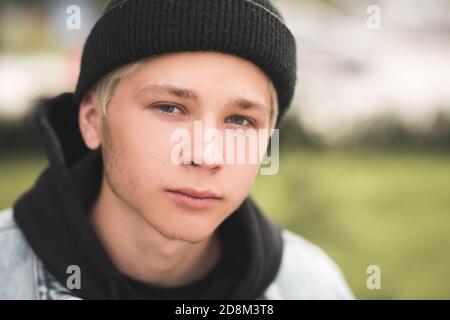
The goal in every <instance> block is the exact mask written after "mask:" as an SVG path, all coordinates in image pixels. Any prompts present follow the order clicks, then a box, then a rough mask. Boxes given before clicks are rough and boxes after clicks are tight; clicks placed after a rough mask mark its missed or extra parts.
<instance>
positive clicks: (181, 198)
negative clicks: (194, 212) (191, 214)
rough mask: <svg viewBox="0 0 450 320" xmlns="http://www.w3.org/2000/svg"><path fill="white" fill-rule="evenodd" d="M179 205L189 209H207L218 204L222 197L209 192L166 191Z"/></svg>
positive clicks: (188, 190)
mask: <svg viewBox="0 0 450 320" xmlns="http://www.w3.org/2000/svg"><path fill="white" fill-rule="evenodd" d="M166 191H167V192H168V193H169V194H170V196H171V197H172V199H174V200H175V201H176V202H177V204H179V205H181V206H183V207H187V208H189V209H205V208H208V207H211V206H213V205H215V204H217V203H218V202H219V201H220V200H221V199H222V197H220V196H218V195H217V194H215V193H214V192H212V191H209V190H196V189H186V188H183V189H171V190H166Z"/></svg>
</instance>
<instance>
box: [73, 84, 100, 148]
mask: <svg viewBox="0 0 450 320" xmlns="http://www.w3.org/2000/svg"><path fill="white" fill-rule="evenodd" d="M95 106H96V101H95V95H94V93H93V91H92V90H91V91H89V92H88V93H86V95H85V97H84V98H83V100H82V101H81V103H80V111H79V113H78V123H79V126H80V131H81V136H82V137H83V140H84V143H85V144H86V146H87V147H88V148H89V149H91V150H94V149H97V148H98V147H99V146H100V144H101V115H100V114H98V112H97V108H96V107H95Z"/></svg>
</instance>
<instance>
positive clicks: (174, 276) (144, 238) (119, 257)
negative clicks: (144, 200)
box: [90, 177, 220, 287]
mask: <svg viewBox="0 0 450 320" xmlns="http://www.w3.org/2000/svg"><path fill="white" fill-rule="evenodd" d="M90 217H91V223H92V225H93V227H94V230H95V231H96V233H97V235H98V237H99V239H100V241H101V242H102V244H103V246H104V247H105V249H106V251H107V252H108V254H109V256H110V257H111V259H112V261H113V263H114V264H115V265H116V267H117V268H118V269H119V270H120V271H121V272H122V273H124V274H125V275H127V276H129V277H130V278H133V279H136V280H139V281H141V282H145V283H149V284H154V285H159V286H167V287H170V286H179V285H183V284H186V283H189V282H191V281H194V280H197V279H199V278H201V277H202V276H203V275H205V274H206V273H207V272H208V271H209V270H210V269H211V268H212V267H213V266H214V264H215V263H216V262H217V261H218V259H219V256H220V252H219V249H220V248H219V243H218V237H217V234H216V233H213V234H212V235H211V236H210V237H209V238H207V239H206V240H204V241H201V242H198V243H194V244H193V243H190V242H186V241H183V240H174V239H169V238H167V237H165V236H163V235H162V234H161V233H159V232H158V230H156V229H155V228H154V227H153V226H152V225H151V224H150V223H149V222H148V221H147V220H146V219H145V218H144V217H142V216H141V215H140V214H139V213H138V212H136V210H134V209H132V208H131V207H130V206H129V205H127V204H126V203H125V202H124V201H122V200H121V199H120V198H119V197H117V196H116V194H115V193H114V192H113V191H112V190H111V188H110V186H109V185H108V183H107V182H106V179H105V178H104V177H103V181H102V185H101V188H100V193H99V196H98V198H97V200H96V202H95V203H94V205H93V207H92V209H91V215H90Z"/></svg>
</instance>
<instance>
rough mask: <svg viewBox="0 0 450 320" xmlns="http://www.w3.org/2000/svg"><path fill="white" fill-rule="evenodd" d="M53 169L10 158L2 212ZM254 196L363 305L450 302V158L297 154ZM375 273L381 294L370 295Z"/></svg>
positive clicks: (3, 161)
mask: <svg viewBox="0 0 450 320" xmlns="http://www.w3.org/2000/svg"><path fill="white" fill-rule="evenodd" d="M44 166H46V160H45V158H44V157H43V155H41V154H37V155H36V154H27V153H23V154H16V155H9V156H7V157H1V158H0V208H6V207H9V206H10V205H11V204H12V203H13V201H14V199H16V198H17V197H18V196H19V195H20V194H21V193H22V192H24V191H25V190H27V189H28V188H29V187H30V186H31V185H32V184H33V182H34V180H35V179H36V177H37V176H38V174H39V172H40V171H41V170H42V169H43V168H44ZM251 194H252V196H253V197H254V199H255V200H256V201H257V203H258V204H259V205H260V206H261V208H262V209H263V210H264V211H265V212H266V213H267V214H268V215H269V216H271V217H272V218H273V219H274V220H275V221H277V222H278V223H280V224H281V225H282V226H284V227H286V228H288V229H290V230H293V231H295V232H297V233H299V234H301V235H302V236H303V237H305V238H307V239H309V240H311V241H313V242H314V243H316V244H318V245H319V246H321V247H322V248H323V249H324V250H325V251H326V252H327V253H328V254H329V255H330V256H331V257H332V258H333V259H335V261H336V262H337V263H338V265H339V266H340V267H341V269H342V270H343V272H344V274H345V276H346V278H347V280H348V282H349V284H350V286H351V287H352V290H353V291H354V293H355V295H356V297H357V298H359V299H418V298H424V299H431V298H438V299H442V298H447V299H449V298H450V281H449V271H450V253H449V252H450V251H449V249H450V232H449V231H450V216H449V213H450V197H449V195H450V157H449V156H448V154H439V153H428V154H427V153H422V152H392V151H391V152H380V151H378V152H375V151H358V152H356V151H345V152H343V151H306V150H305V151H290V152H284V153H282V155H281V161H280V171H279V172H278V174H276V175H274V176H258V177H257V179H256V182H255V185H254V186H253V189H252V192H251ZM369 265H378V266H380V268H381V289H380V290H369V289H367V287H366V280H367V277H368V274H366V269H367V267H368V266H369Z"/></svg>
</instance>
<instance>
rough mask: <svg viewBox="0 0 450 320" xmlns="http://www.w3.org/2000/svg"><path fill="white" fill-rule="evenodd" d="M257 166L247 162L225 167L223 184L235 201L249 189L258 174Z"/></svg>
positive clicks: (242, 197)
mask: <svg viewBox="0 0 450 320" xmlns="http://www.w3.org/2000/svg"><path fill="white" fill-rule="evenodd" d="M258 169H259V167H258V166H257V165H249V164H233V165H228V166H227V168H226V169H225V170H226V172H227V174H226V176H225V184H226V187H227V190H229V193H230V195H231V196H232V197H233V198H234V200H235V201H241V200H243V199H245V197H246V196H247V195H248V193H249V192H250V189H251V187H252V185H253V182H254V181H255V178H256V175H257V174H258Z"/></svg>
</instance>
